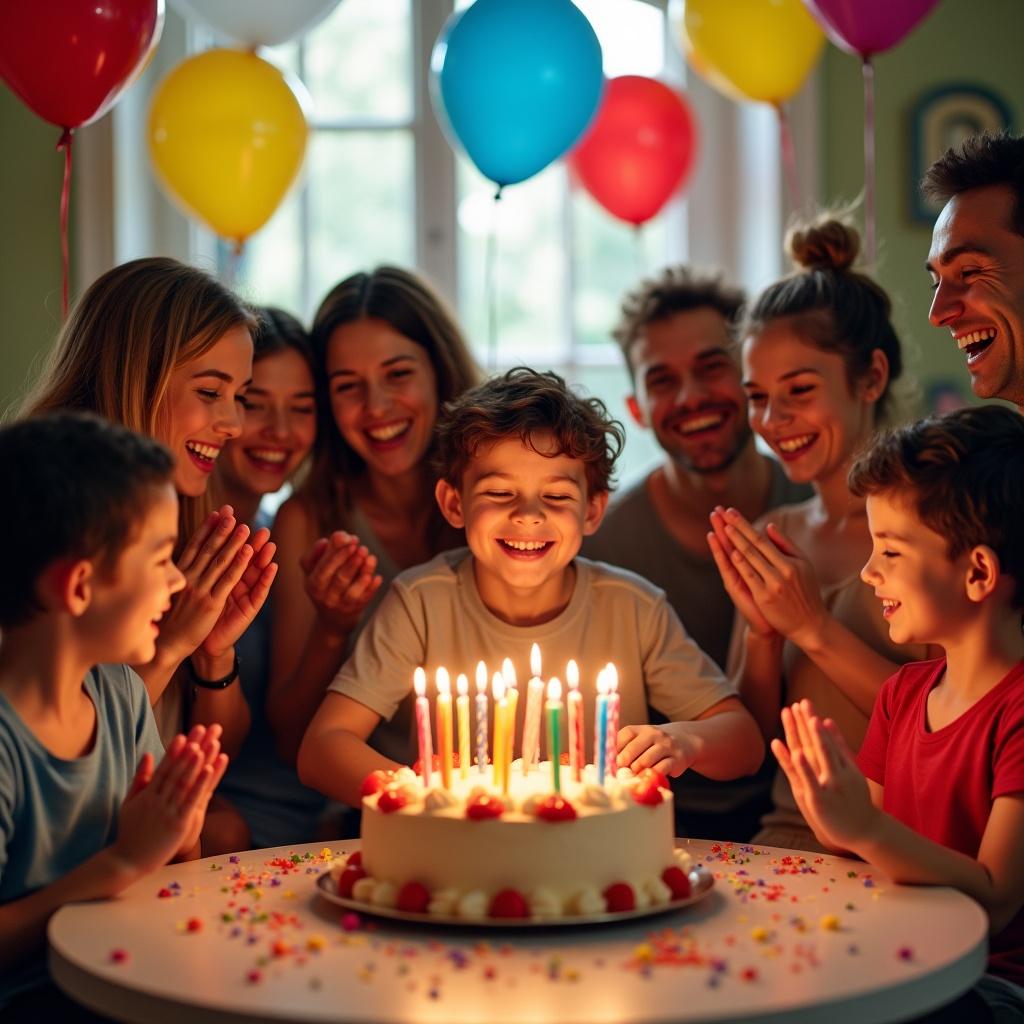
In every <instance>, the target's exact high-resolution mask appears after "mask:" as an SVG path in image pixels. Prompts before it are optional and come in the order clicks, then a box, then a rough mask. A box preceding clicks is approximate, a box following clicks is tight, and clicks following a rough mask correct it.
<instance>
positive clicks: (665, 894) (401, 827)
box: [332, 760, 690, 922]
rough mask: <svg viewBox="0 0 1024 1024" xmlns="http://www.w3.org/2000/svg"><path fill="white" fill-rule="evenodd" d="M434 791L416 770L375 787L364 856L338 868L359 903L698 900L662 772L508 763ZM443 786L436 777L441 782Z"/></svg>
mask: <svg viewBox="0 0 1024 1024" xmlns="http://www.w3.org/2000/svg"><path fill="white" fill-rule="evenodd" d="M509 769H510V770H509V772H508V777H507V779H506V780H505V781H504V783H503V785H500V786H496V785H495V784H494V782H493V780H492V778H491V773H490V771H489V770H488V771H483V772H482V771H478V770H477V768H470V769H469V770H468V772H467V773H466V774H465V775H463V774H461V773H460V772H459V771H458V769H456V770H455V771H454V772H452V773H451V777H450V779H449V780H448V785H447V786H441V785H437V784H435V785H429V786H428V785H425V784H424V779H423V777H422V776H421V775H417V774H415V773H414V772H413V771H412V770H411V769H409V768H402V769H399V770H398V771H395V772H374V773H373V774H372V775H371V776H369V777H368V778H367V780H366V782H365V783H364V788H363V801H362V812H363V814H362V835H361V838H362V843H361V849H360V850H359V851H358V852H356V853H354V854H352V855H350V856H348V857H343V858H341V859H340V860H339V861H338V862H337V863H336V864H335V865H334V867H333V871H332V873H333V876H334V879H335V882H336V885H337V891H338V894H339V895H340V896H342V897H345V898H349V899H351V900H353V901H357V902H359V903H363V904H367V905H369V906H376V907H381V908H389V909H391V908H394V909H397V910H400V911H405V912H408V913H422V914H424V915H425V916H431V915H433V916H436V917H446V918H450V917H455V918H460V919H466V920H467V922H469V921H474V920H476V921H485V920H488V919H496V918H531V919H535V920H538V921H543V920H551V919H555V918H561V917H567V916H584V917H592V916H594V915H602V914H609V913H610V914H615V913H626V912H629V911H635V910H642V909H645V908H652V907H656V906H659V905H665V904H669V903H671V902H673V901H677V900H682V899H686V898H687V897H689V896H690V880H689V875H688V872H689V868H690V863H689V857H688V855H687V854H686V853H685V852H684V851H682V850H676V849H675V848H674V840H673V807H672V794H671V791H670V790H669V789H668V786H667V782H666V780H665V778H664V776H662V775H661V774H660V773H658V772H654V771H646V772H642V773H641V774H639V775H634V774H633V773H632V772H630V771H629V770H628V769H619V771H618V772H617V773H616V774H615V775H614V776H607V777H605V778H604V779H603V781H602V782H600V783H599V782H598V776H597V770H596V769H595V767H594V766H593V765H587V766H586V767H585V768H584V769H582V771H581V772H580V773H578V774H579V778H578V779H577V778H576V774H577V773H570V772H569V771H563V772H562V773H561V782H560V785H559V787H558V789H559V791H558V792H555V788H554V787H553V785H552V777H553V773H552V766H551V764H550V763H549V762H541V763H539V764H538V763H537V762H535V761H534V762H533V764H532V766H531V767H530V768H529V770H528V771H523V768H522V762H521V761H519V760H517V761H514V762H512V763H511V764H510V765H509ZM434 778H435V780H436V779H437V777H436V776H435V777H434Z"/></svg>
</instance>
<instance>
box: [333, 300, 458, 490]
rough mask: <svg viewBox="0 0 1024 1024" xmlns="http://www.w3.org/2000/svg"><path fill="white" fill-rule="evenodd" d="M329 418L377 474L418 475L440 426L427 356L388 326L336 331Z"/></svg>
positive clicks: (361, 323) (359, 323)
mask: <svg viewBox="0 0 1024 1024" xmlns="http://www.w3.org/2000/svg"><path fill="white" fill-rule="evenodd" d="M327 377H328V388H329V392H330V401H331V412H332V413H333V414H334V422H335V423H336V424H337V426H338V430H339V431H340V432H341V436H342V438H343V439H344V440H345V443H346V444H347V445H348V446H349V447H350V448H351V449H352V450H353V451H354V452H355V453H356V455H358V456H359V457H360V458H361V459H362V460H363V461H364V462H365V463H366V466H367V468H368V469H369V471H370V472H371V473H379V474H381V475H382V476H400V475H402V474H405V473H408V472H409V471H410V470H413V469H416V468H417V467H418V466H419V464H420V462H421V460H422V459H423V456H424V455H425V454H426V452H427V449H428V448H429V447H430V442H431V439H432V435H433V431H434V423H435V422H436V420H437V407H438V400H437V375H436V374H435V373H434V368H433V366H432V365H431V363H430V357H429V356H428V355H427V352H426V349H424V348H422V347H421V346H420V345H417V344H416V342H414V341H412V340H410V339H409V338H407V337H405V335H404V334H399V333H398V331H396V330H395V329H394V328H393V327H392V326H391V325H390V324H388V323H387V322H386V321H384V320H378V319H374V318H368V319H363V320H355V321H353V322H351V323H347V324H343V325H342V326H341V327H337V328H335V330H334V331H333V332H332V333H331V336H330V339H329V341H328V343H327Z"/></svg>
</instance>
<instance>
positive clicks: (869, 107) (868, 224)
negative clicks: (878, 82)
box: [863, 57, 877, 268]
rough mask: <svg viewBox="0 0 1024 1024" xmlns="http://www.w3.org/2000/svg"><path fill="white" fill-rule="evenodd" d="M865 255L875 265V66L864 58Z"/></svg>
mask: <svg viewBox="0 0 1024 1024" xmlns="http://www.w3.org/2000/svg"><path fill="white" fill-rule="evenodd" d="M863 68H864V256H865V259H866V260H867V264H868V267H869V268H872V267H874V265H875V255H876V246H877V243H876V230H875V228H876V213H875V67H874V65H873V64H872V63H871V58H870V57H866V58H865V59H864V65H863Z"/></svg>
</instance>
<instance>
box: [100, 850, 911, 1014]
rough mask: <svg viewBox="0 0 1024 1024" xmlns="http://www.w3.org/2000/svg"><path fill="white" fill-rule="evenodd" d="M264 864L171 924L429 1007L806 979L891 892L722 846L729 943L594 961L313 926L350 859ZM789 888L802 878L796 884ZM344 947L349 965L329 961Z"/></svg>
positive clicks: (857, 878) (350, 924)
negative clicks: (318, 883)
mask: <svg viewBox="0 0 1024 1024" xmlns="http://www.w3.org/2000/svg"><path fill="white" fill-rule="evenodd" d="M257 856H258V855H255V854H254V855H251V856H250V855H246V854H242V855H234V856H231V857H229V858H227V859H226V860H224V861H215V862H214V863H212V864H211V875H210V881H209V883H208V887H209V888H216V891H217V892H219V894H220V895H221V896H222V897H223V903H222V904H221V906H220V907H219V908H218V910H217V911H216V912H215V913H211V914H208V915H206V916H205V917H203V916H199V915H191V916H190V915H179V916H176V917H175V924H174V927H176V928H177V930H178V931H179V933H181V934H183V935H185V936H187V937H189V939H190V940H191V941H205V942H209V941H211V938H212V939H214V941H219V942H226V943H230V944H241V945H242V947H243V948H245V949H247V950H249V951H250V952H249V953H248V954H247V955H246V961H247V962H246V964H245V966H244V968H243V969H242V971H241V973H240V976H239V978H238V983H239V985H241V986H248V987H251V986H261V985H268V984H273V983H274V981H275V979H276V978H278V977H280V976H281V972H282V971H291V970H300V969H301V970H307V971H309V972H310V974H309V980H308V988H309V990H310V991H312V992H316V991H319V990H320V989H321V988H322V987H323V979H322V975H323V972H325V971H329V972H331V973H332V974H336V972H337V970H338V968H339V965H344V969H345V970H349V971H351V973H352V978H353V980H355V981H358V982H359V983H360V984H363V985H376V984H395V983H397V984H400V985H401V986H403V988H404V989H405V990H406V991H408V992H410V993H418V994H420V995H422V997H423V998H425V999H429V1000H430V1001H432V1002H435V1001H438V1000H443V999H444V998H445V996H446V993H447V994H451V986H452V985H453V984H457V983H458V980H459V978H460V977H474V976H475V977H477V978H479V979H480V980H482V981H484V982H486V983H487V984H489V985H490V984H497V985H499V986H514V985H516V984H518V982H517V977H519V976H521V975H522V974H523V973H524V972H525V973H526V974H528V975H531V976H537V977H540V978H543V979H545V980H546V981H547V982H548V983H550V984H558V985H564V984H569V985H578V984H579V983H581V982H585V981H586V980H587V979H588V977H593V976H594V975H595V973H596V972H603V971H607V970H608V969H609V968H611V969H613V970H618V971H620V972H621V973H622V974H623V976H624V977H626V976H633V977H636V978H638V979H640V980H641V981H646V980H649V979H651V978H654V977H656V976H658V975H660V974H662V973H664V972H666V971H673V972H679V971H684V972H691V973H692V974H693V976H694V978H695V979H696V980H697V981H698V982H699V983H700V984H702V985H703V986H705V987H706V988H709V989H716V990H724V989H725V988H726V987H728V986H731V985H736V986H744V987H749V986H757V985H759V984H763V983H764V982H765V979H766V978H767V977H769V976H770V975H771V974H772V973H773V972H785V973H788V974H794V975H798V974H801V973H803V972H805V971H815V970H817V969H819V968H820V967H821V965H822V962H823V960H824V959H825V958H834V957H836V956H839V957H849V958H855V957H859V956H861V955H862V951H861V948H860V946H859V945H858V943H857V941H856V934H855V933H856V931H857V927H856V924H855V922H853V921H851V920H850V917H851V916H852V914H851V912H852V911H853V910H854V909H855V908H856V906H857V904H856V902H855V899H856V897H854V896H853V894H854V892H863V891H864V889H871V890H873V895H876V896H877V895H878V894H880V893H881V892H883V890H881V889H879V888H876V887H875V883H874V880H873V879H872V877H871V875H870V874H868V873H867V872H858V871H854V870H849V871H844V872H841V873H836V874H837V875H840V877H832V876H831V875H830V874H829V870H830V868H831V862H830V860H829V859H828V858H825V857H820V856H815V855H813V854H807V855H801V854H795V853H794V854H786V855H783V856H778V854H777V852H776V851H770V850H765V849H761V848H758V847H756V846H753V845H750V844H732V843H716V844H713V845H711V846H710V847H709V848H707V852H706V853H704V854H703V855H702V856H701V857H699V858H697V860H698V862H699V863H701V864H702V865H703V866H704V867H705V868H707V869H708V870H710V871H712V872H713V874H714V876H715V879H716V883H717V888H718V891H719V892H720V893H721V894H722V895H723V897H724V898H725V899H727V900H728V901H729V903H728V906H727V907H726V908H725V909H724V911H722V912H723V913H725V914H731V915H732V919H733V922H734V927H732V928H730V929H729V930H728V932H726V933H725V934H724V935H721V934H718V936H717V938H715V939H712V940H709V939H708V938H706V937H705V936H703V935H702V931H701V927H700V924H699V922H698V923H692V922H691V921H690V920H688V919H687V918H686V917H685V916H679V917H676V918H670V919H669V921H670V923H669V924H668V925H667V926H662V927H658V928H653V929H651V930H650V931H649V932H647V933H646V934H645V936H644V938H643V940H642V941H639V942H637V941H635V940H634V941H633V942H632V943H630V942H629V941H624V942H623V943H622V948H621V951H620V952H619V953H615V952H614V951H611V952H610V951H609V950H608V948H607V947H603V948H602V951H601V953H600V955H594V954H593V952H588V950H587V947H586V945H584V944H581V945H580V947H579V948H578V949H573V950H572V952H571V953H566V952H565V951H564V950H562V951H561V952H559V954H558V955H552V953H551V951H550V950H548V949H545V948H544V946H543V944H538V945H537V946H536V947H533V946H531V945H529V944H526V945H524V944H522V943H517V944H516V945H511V944H508V943H503V942H501V941H500V931H499V932H496V933H495V940H494V941H487V940H485V941H480V940H475V939H466V938H461V939H458V938H457V939H454V940H442V939H439V938H433V937H428V936H425V935H423V936H421V935H417V934H412V935H409V934H402V935H397V934H393V933H391V932H389V931H388V930H387V929H384V928H382V926H381V925H380V924H378V923H377V922H376V921H375V920H374V919H373V918H372V917H366V916H364V915H361V914H358V913H356V912H353V911H346V912H344V913H340V914H338V915H337V917H336V918H334V924H333V925H332V924H331V923H330V922H329V921H317V922H315V924H314V923H311V922H310V921H309V920H308V918H305V919H304V918H303V916H302V915H300V914H299V913H298V912H297V909H298V908H297V907H296V905H295V901H296V900H306V899H308V898H309V897H310V895H311V891H310V884H309V882H310V880H311V879H313V878H315V877H318V876H319V875H321V874H323V873H324V872H326V871H329V870H330V868H331V867H332V865H333V864H334V863H335V861H336V859H338V858H339V857H341V856H342V854H339V853H336V852H335V851H334V850H332V849H331V848H330V847H324V848H323V849H322V850H320V852H319V853H312V852H306V853H303V854H298V853H295V854H291V855H289V856H280V857H275V858H273V859H269V860H262V861H261V860H259V859H257ZM765 857H767V858H770V859H769V861H768V867H769V869H770V874H769V873H768V872H765V871H764V870H763V867H762V868H761V872H760V873H761V874H762V875H763V874H769V877H768V878H764V877H756V876H755V874H753V873H752V872H751V870H750V865H752V864H753V863H755V862H761V860H762V858H765ZM354 859H355V860H356V865H355V866H357V867H358V858H354ZM350 870H351V869H350ZM794 882H799V885H798V887H797V888H794ZM808 883H810V887H808ZM202 888H206V887H200V890H197V891H201V889H202ZM188 895H191V894H186V893H184V892H183V889H182V886H181V884H180V883H178V882H170V883H168V884H166V885H165V886H163V887H161V888H159V889H158V890H157V891H156V892H155V893H154V898H155V899H156V900H157V901H166V900H176V899H180V898H183V897H185V898H187V896H188ZM610 934H611V936H612V937H613V938H614V932H612V933H610ZM339 950H341V951H344V953H345V954H346V956H345V957H344V958H339V959H334V958H333V954H334V953H335V952H336V951H339ZM353 953H354V954H355V957H354V958H353V957H352V956H351V955H350V954H353ZM891 956H892V957H893V958H894V959H895V960H897V961H899V962H901V963H905V964H907V965H908V967H913V966H914V965H915V964H916V963H917V958H916V955H915V952H914V949H913V947H912V946H910V945H909V944H907V943H906V941H905V940H904V939H903V938H902V937H901V936H899V935H898V934H894V935H893V941H892V947H891ZM107 959H108V962H109V963H110V965H111V967H112V969H117V970H119V971H124V970H130V969H131V964H132V958H131V951H130V950H129V949H126V948H123V947H117V948H115V949H113V950H111V951H109V952H108V953H107Z"/></svg>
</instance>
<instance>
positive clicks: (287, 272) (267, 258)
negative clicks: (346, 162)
mask: <svg viewBox="0 0 1024 1024" xmlns="http://www.w3.org/2000/svg"><path fill="white" fill-rule="evenodd" d="M219 248H220V253H221V256H220V263H221V273H222V274H225V273H230V270H229V268H230V267H231V261H232V259H233V257H232V256H231V253H230V249H229V247H228V246H227V244H226V243H224V242H222V243H221V244H220V247H219ZM235 285H236V287H237V288H238V291H239V292H240V293H241V294H242V295H243V296H244V297H245V298H246V299H248V300H249V301H250V302H252V303H255V304H256V305H258V306H280V307H281V308H282V309H286V310H287V311H288V312H289V313H293V314H294V315H295V316H297V317H299V318H300V319H301V318H302V317H303V316H304V315H305V312H306V311H305V310H304V309H303V302H302V239H301V236H300V222H299V190H298V188H293V189H292V191H291V192H290V193H289V194H288V198H287V199H285V201H284V202H283V203H282V204H281V205H280V206H279V207H278V208H277V212H276V213H275V214H274V216H273V217H271V218H270V220H269V221H268V222H267V223H266V225H265V226H264V227H262V228H261V229H260V230H259V231H257V232H256V234H255V235H253V237H252V238H250V239H249V241H247V242H246V243H245V248H244V249H243V251H242V256H241V258H240V259H239V260H238V262H237V267H236V272H235Z"/></svg>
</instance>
